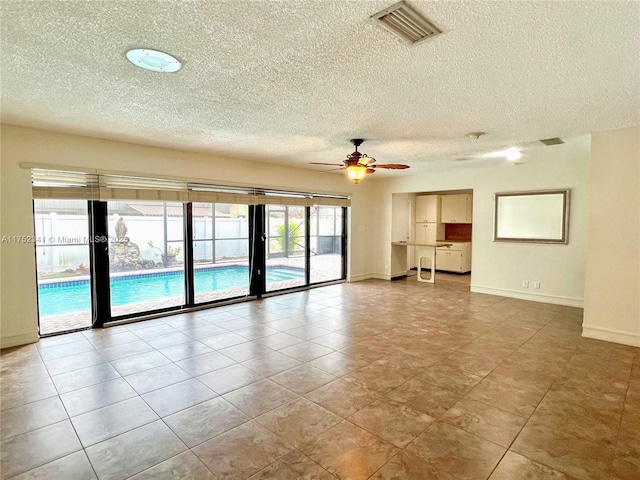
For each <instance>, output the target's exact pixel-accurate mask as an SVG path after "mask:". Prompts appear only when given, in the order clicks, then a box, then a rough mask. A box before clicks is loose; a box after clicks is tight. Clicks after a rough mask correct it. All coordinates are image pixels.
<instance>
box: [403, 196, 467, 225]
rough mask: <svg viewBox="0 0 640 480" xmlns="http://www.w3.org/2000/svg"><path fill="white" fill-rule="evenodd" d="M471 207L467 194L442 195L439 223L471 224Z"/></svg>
mask: <svg viewBox="0 0 640 480" xmlns="http://www.w3.org/2000/svg"><path fill="white" fill-rule="evenodd" d="M416 198H417V197H416ZM416 205H417V203H416ZM472 205H473V202H472V197H471V195H469V194H460V195H442V197H441V200H440V221H442V223H472V221H471V218H472Z"/></svg>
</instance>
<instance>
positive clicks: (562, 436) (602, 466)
mask: <svg viewBox="0 0 640 480" xmlns="http://www.w3.org/2000/svg"><path fill="white" fill-rule="evenodd" d="M511 449H512V450H513V451H515V452H516V453H519V454H521V455H524V456H526V457H529V458H531V459H533V460H536V461H538V462H540V463H543V464H544V465H548V466H550V467H552V468H555V469H557V470H560V471H561V472H564V473H566V474H568V475H572V476H574V477H576V478H579V479H583V480H596V479H602V478H606V476H607V473H608V471H609V466H610V464H611V462H612V460H613V456H614V450H613V448H610V447H606V446H604V445H600V444H598V443H594V442H590V441H588V440H583V439H581V438H578V437H575V436H572V435H569V434H566V433H564V432H562V431H559V430H556V429H555V428H553V427H548V426H546V425H542V424H538V423H535V422H532V421H530V422H529V423H528V424H527V425H525V427H524V428H523V429H522V432H521V433H520V435H518V438H516V441H515V442H514V443H513V445H512V446H511Z"/></svg>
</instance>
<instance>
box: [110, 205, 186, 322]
mask: <svg viewBox="0 0 640 480" xmlns="http://www.w3.org/2000/svg"><path fill="white" fill-rule="evenodd" d="M107 212H108V216H109V219H108V225H109V237H110V238H109V277H110V285H111V316H112V317H119V316H123V315H129V314H134V313H140V312H148V311H154V310H160V309H164V308H168V307H176V306H180V305H184V303H185V282H184V252H183V246H184V221H183V205H182V204H181V203H167V202H137V201H136V202H122V201H117V202H115V201H114V202H109V203H108V205H107Z"/></svg>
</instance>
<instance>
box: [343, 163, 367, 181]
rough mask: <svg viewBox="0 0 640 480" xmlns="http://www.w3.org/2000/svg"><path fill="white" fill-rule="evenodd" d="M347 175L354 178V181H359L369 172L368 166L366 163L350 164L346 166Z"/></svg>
mask: <svg viewBox="0 0 640 480" xmlns="http://www.w3.org/2000/svg"><path fill="white" fill-rule="evenodd" d="M346 170H347V176H348V177H349V178H350V179H351V180H353V183H358V182H360V180H362V179H363V178H364V176H365V175H366V174H367V167H365V166H364V165H350V166H348V167H347V168H346Z"/></svg>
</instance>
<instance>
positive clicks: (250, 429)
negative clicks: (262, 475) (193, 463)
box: [193, 422, 291, 480]
mask: <svg viewBox="0 0 640 480" xmlns="http://www.w3.org/2000/svg"><path fill="white" fill-rule="evenodd" d="M290 451H291V447H290V446H288V445H287V444H285V443H284V442H282V441H281V440H280V439H278V437H276V436H275V435H274V434H273V433H271V432H269V430H267V429H266V428H264V427H262V426H260V425H259V424H258V423H256V422H249V423H246V424H244V425H241V426H239V427H237V428H234V429H232V430H229V431H228V432H226V433H223V434H222V435H218V436H217V437H215V438H212V439H211V440H209V441H207V442H205V443H203V444H201V445H198V446H197V447H196V448H194V449H193V453H195V454H196V455H197V456H198V458H200V460H202V462H203V463H204V464H205V465H206V466H207V467H208V468H209V470H211V471H212V472H213V473H214V475H215V476H216V478H218V479H220V480H227V479H228V480H231V479H234V480H235V479H237V480H244V479H245V478H247V477H249V476H251V475H253V474H254V473H257V472H259V471H260V470H262V469H263V468H264V467H266V466H267V465H269V464H271V463H273V462H275V461H276V460H277V459H279V458H280V457H283V456H284V455H286V454H287V453H289V452H290Z"/></svg>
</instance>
